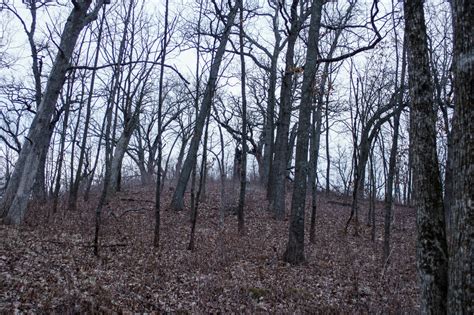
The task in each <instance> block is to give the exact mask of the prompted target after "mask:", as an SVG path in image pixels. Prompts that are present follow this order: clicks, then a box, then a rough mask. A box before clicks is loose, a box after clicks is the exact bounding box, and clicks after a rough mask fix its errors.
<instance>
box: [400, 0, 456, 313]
mask: <svg viewBox="0 0 474 315" xmlns="http://www.w3.org/2000/svg"><path fill="white" fill-rule="evenodd" d="M404 11H405V32H406V36H407V49H408V54H407V56H408V58H407V61H408V63H407V64H408V84H409V90H410V100H411V115H410V134H411V139H412V143H411V144H412V149H413V192H414V194H415V203H416V208H417V216H416V217H417V219H416V221H417V251H416V252H417V255H416V256H417V269H418V274H419V277H420V284H421V312H422V313H428V314H429V313H436V314H445V313H446V298H447V288H448V273H447V268H448V259H447V245H446V235H445V221H444V206H443V199H442V189H441V180H440V172H439V164H438V156H437V152H436V111H435V108H434V106H433V105H434V104H433V84H432V78H431V72H430V68H429V59H428V45H427V35H426V25H425V19H424V10H423V0H412V1H405V2H404Z"/></svg>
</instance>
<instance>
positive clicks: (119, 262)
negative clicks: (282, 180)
mask: <svg viewBox="0 0 474 315" xmlns="http://www.w3.org/2000/svg"><path fill="white" fill-rule="evenodd" d="M166 194H167V193H166ZM153 196H154V193H153V191H152V190H151V189H150V190H145V189H138V188H130V189H128V190H126V191H124V192H121V193H119V194H117V196H115V197H114V198H113V199H112V200H111V201H110V202H109V204H108V206H107V209H106V211H105V213H104V214H103V226H102V233H101V244H102V247H101V250H100V257H99V258H97V257H95V256H94V255H93V248H92V246H91V244H92V240H93V232H94V211H95V205H96V201H95V200H92V201H90V202H88V203H81V204H79V206H78V208H79V209H80V210H78V211H77V212H74V213H71V212H69V211H64V210H63V211H61V212H59V213H57V214H55V215H48V211H47V210H48V209H49V207H48V206H43V207H35V206H32V207H31V209H30V212H29V215H28V217H27V222H26V223H25V224H24V225H23V226H21V227H19V228H15V227H9V226H0V312H2V313H4V312H13V311H20V312H47V313H58V314H66V313H74V312H80V313H94V312H95V313H97V312H99V313H112V312H118V311H132V312H157V313H167V312H173V313H175V312H182V313H229V312H233V313H268V312H270V313H369V312H370V313H415V312H418V310H419V308H418V304H417V301H418V290H417V286H418V284H417V277H416V269H415V213H414V210H413V209H411V208H407V207H395V217H394V226H393V230H392V246H393V249H392V252H391V256H390V262H389V263H388V264H385V263H384V262H383V261H382V259H381V256H382V243H383V238H382V227H383V204H382V203H380V204H377V212H376V213H377V217H376V239H375V242H372V241H371V239H370V227H368V226H367V225H366V224H365V219H366V209H367V206H366V204H365V203H364V202H362V205H361V215H360V217H361V224H360V231H361V233H360V235H359V236H354V233H353V227H352V228H351V229H350V230H349V232H348V233H347V235H346V234H344V232H343V230H344V225H345V222H346V220H347V219H348V216H349V212H350V208H349V207H347V206H346V205H344V202H347V200H344V198H343V197H338V196H329V197H325V196H321V197H320V199H319V203H318V213H317V232H316V243H315V244H309V242H308V243H306V259H307V262H306V263H304V264H302V265H300V266H296V267H295V266H290V265H288V264H286V263H284V262H283V261H282V260H281V254H282V253H283V251H284V248H285V245H286V241H287V237H288V220H285V221H275V220H274V219H273V218H272V216H271V214H270V213H268V212H267V210H266V209H267V206H266V202H265V201H264V193H263V191H260V190H259V189H256V188H254V189H250V190H249V192H248V203H247V208H246V214H245V216H246V217H245V219H246V228H247V233H246V235H245V236H243V237H241V236H239V235H238V234H237V231H236V230H237V218H236V216H235V215H232V214H229V215H227V216H226V218H225V222H224V227H223V228H221V227H220V225H219V204H220V200H219V195H218V193H217V189H215V191H214V190H212V191H210V192H209V193H208V196H207V201H205V203H202V204H201V205H200V208H199V216H198V223H197V232H196V250H195V251H194V252H191V251H188V250H187V249H186V248H187V244H188V242H189V231H190V221H189V211H188V210H184V211H180V212H175V211H166V210H165V211H163V213H162V221H161V222H162V223H161V226H162V233H161V235H162V237H161V248H160V250H156V249H154V248H153V247H152V240H153V228H154V213H153V208H154V204H153ZM165 197H169V196H165ZM288 199H289V198H288ZM165 204H168V201H166V202H165ZM308 208H309V207H308ZM306 218H307V220H306V221H307V225H308V222H309V209H308V213H307V216H306ZM307 228H308V230H309V225H308V226H307Z"/></svg>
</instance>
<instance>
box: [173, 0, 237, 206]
mask: <svg viewBox="0 0 474 315" xmlns="http://www.w3.org/2000/svg"><path fill="white" fill-rule="evenodd" d="M240 1H242V0H238V1H237V2H236V4H235V5H234V7H233V8H232V9H231V10H230V12H229V14H228V16H227V19H226V20H227V24H226V26H225V29H224V33H223V34H222V37H221V40H220V43H219V47H218V48H217V52H216V55H215V57H214V60H213V62H212V65H211V70H210V73H209V80H208V82H207V85H206V90H205V92H204V97H203V100H202V104H201V109H200V111H199V114H198V117H197V119H196V123H195V125H194V132H193V137H192V139H191V144H190V147H189V151H188V155H187V156H186V160H185V161H184V164H183V169H182V170H181V173H180V175H179V179H178V184H177V185H176V190H175V191H174V194H173V199H172V201H171V207H172V208H174V209H176V210H181V209H182V208H183V206H184V200H183V197H184V192H185V190H186V185H187V183H188V180H189V176H190V175H191V171H192V169H193V167H194V165H195V164H196V159H197V152H198V148H199V142H200V141H201V136H202V132H203V129H204V124H205V121H206V117H207V116H209V112H210V110H211V105H212V100H213V98H214V93H215V88H216V83H217V78H218V75H219V69H220V66H221V63H222V58H223V56H224V53H225V47H226V44H227V41H228V39H229V35H230V30H231V28H232V25H233V23H234V19H235V15H236V14H237V10H238V7H239V5H238V4H239V3H240Z"/></svg>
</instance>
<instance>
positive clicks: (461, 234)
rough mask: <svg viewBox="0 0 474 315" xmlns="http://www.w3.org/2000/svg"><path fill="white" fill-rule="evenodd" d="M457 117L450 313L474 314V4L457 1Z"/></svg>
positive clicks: (454, 50)
mask: <svg viewBox="0 0 474 315" xmlns="http://www.w3.org/2000/svg"><path fill="white" fill-rule="evenodd" d="M452 8H453V18H454V23H453V25H454V49H453V52H454V56H453V70H454V71H453V72H454V106H455V107H454V117H453V167H454V172H453V174H456V177H455V180H454V192H453V194H454V202H453V203H452V207H451V210H452V229H451V230H452V235H451V239H452V240H453V242H452V244H453V246H452V247H451V248H450V261H449V296H448V305H449V309H448V313H450V314H472V313H474V268H473V262H474V52H473V47H474V24H473V23H472V21H473V19H474V2H473V1H468V0H454V1H453V2H452Z"/></svg>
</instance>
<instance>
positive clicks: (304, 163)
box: [283, 0, 323, 264]
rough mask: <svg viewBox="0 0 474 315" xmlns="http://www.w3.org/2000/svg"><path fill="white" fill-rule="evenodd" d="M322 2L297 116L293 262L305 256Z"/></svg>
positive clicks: (315, 6)
mask: <svg viewBox="0 0 474 315" xmlns="http://www.w3.org/2000/svg"><path fill="white" fill-rule="evenodd" d="M322 7H323V2H322V1H321V0H313V1H312V3H311V19H310V26H309V35H308V38H309V41H308V49H307V52H306V63H305V71H304V76H303V87H302V95H301V105H300V113H299V119H298V122H299V123H298V141H297V144H296V162H295V181H294V188H293V198H292V201H291V221H290V228H289V237H288V244H287V246H286V250H285V253H284V254H283V258H284V260H285V261H287V262H289V263H291V264H299V263H301V262H303V261H304V260H305V256H304V221H305V205H306V186H307V173H308V169H309V165H308V141H309V134H308V130H309V129H310V126H311V105H312V102H313V97H314V95H313V91H314V81H315V76H316V70H317V66H318V62H317V57H318V44H319V29H320V26H321V12H322Z"/></svg>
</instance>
